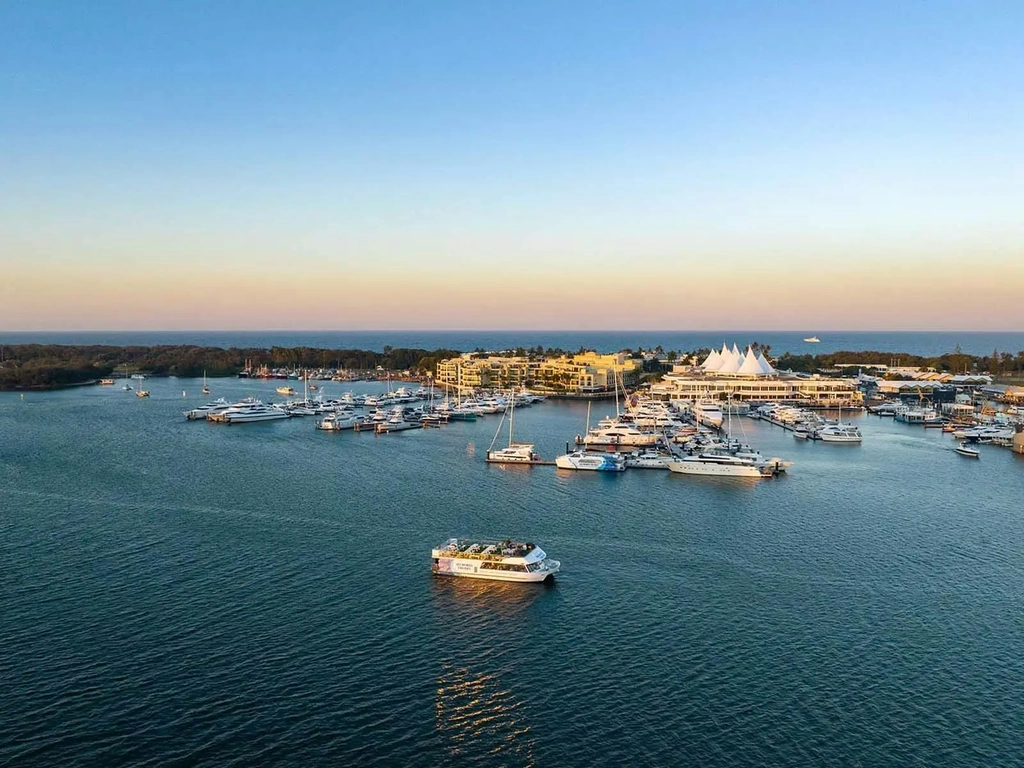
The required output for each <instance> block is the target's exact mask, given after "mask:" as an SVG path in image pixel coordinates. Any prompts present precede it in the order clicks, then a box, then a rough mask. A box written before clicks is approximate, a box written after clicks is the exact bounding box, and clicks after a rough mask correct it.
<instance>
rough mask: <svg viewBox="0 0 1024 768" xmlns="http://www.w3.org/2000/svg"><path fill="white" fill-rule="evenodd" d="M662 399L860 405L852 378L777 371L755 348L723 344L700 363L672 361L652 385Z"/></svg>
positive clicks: (806, 404) (839, 405) (859, 395)
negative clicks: (661, 377) (688, 363)
mask: <svg viewBox="0 0 1024 768" xmlns="http://www.w3.org/2000/svg"><path fill="white" fill-rule="evenodd" d="M651 395H652V396H653V397H655V398H658V399H661V400H686V401H692V400H700V399H707V398H711V399H716V400H727V399H728V400H739V401H755V402H757V401H760V402H766V401H772V402H783V403H798V404H800V405H803V406H805V407H817V408H836V407H843V408H851V407H860V406H861V405H862V404H863V395H862V394H861V392H860V390H859V389H858V387H857V381H856V380H855V379H848V378H831V377H822V376H819V375H813V376H812V375H808V374H795V373H780V372H779V371H777V370H775V368H773V367H772V365H771V363H769V362H768V360H767V359H766V358H765V356H764V354H763V353H761V352H760V351H754V350H753V349H752V348H751V347H747V351H746V352H745V353H740V351H739V348H738V347H737V346H736V345H735V344H734V345H733V346H732V348H731V349H730V348H729V347H728V346H727V345H724V344H723V345H722V350H721V352H718V351H713V352H711V354H710V355H708V356H707V358H705V360H704V362H703V363H701V365H697V366H694V365H676V366H675V367H673V369H672V372H671V373H668V374H666V375H665V377H664V380H663V381H661V382H659V383H657V384H652V385H651Z"/></svg>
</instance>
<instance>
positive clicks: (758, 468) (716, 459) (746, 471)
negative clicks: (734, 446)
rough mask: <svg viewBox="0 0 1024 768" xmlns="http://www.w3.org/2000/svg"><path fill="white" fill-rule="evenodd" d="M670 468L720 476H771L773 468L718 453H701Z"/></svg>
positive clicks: (672, 464) (669, 466) (671, 465)
mask: <svg viewBox="0 0 1024 768" xmlns="http://www.w3.org/2000/svg"><path fill="white" fill-rule="evenodd" d="M668 468H669V470H671V471H672V472H677V473H679V474H683V475H716V476H720V477H770V476H771V475H772V474H774V473H773V471H772V469H771V468H769V467H768V466H767V465H764V464H756V463H754V462H752V461H748V460H745V459H741V458H738V457H736V456H729V455H727V454H718V453H700V454H697V455H696V456H687V457H686V458H683V459H680V460H678V461H671V462H669V464H668Z"/></svg>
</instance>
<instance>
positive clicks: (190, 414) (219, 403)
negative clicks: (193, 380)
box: [182, 397, 231, 420]
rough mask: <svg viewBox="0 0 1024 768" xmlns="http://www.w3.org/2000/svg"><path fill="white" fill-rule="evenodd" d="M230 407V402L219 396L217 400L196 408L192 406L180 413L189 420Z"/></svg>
mask: <svg viewBox="0 0 1024 768" xmlns="http://www.w3.org/2000/svg"><path fill="white" fill-rule="evenodd" d="M230 407H231V405H230V403H228V401H227V400H225V399H224V398H223V397H221V398H218V399H217V400H214V401H213V402H212V403H207V404H206V405H200V406H197V407H196V408H193V409H192V410H190V411H184V412H183V413H182V415H183V416H184V417H185V418H186V419H190V420H198V419H205V418H206V417H207V416H209V415H210V414H211V413H220V412H221V411H226V410H227V409H228V408H230Z"/></svg>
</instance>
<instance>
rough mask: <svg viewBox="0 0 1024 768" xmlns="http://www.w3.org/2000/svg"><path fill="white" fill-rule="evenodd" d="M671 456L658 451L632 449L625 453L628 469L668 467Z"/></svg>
mask: <svg viewBox="0 0 1024 768" xmlns="http://www.w3.org/2000/svg"><path fill="white" fill-rule="evenodd" d="M670 461H672V457H671V456H670V455H668V454H667V453H661V452H660V451H633V452H632V453H627V454H626V467H627V468H629V469H668V464H669V462H670Z"/></svg>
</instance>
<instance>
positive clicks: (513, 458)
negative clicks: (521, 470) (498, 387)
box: [485, 389, 541, 464]
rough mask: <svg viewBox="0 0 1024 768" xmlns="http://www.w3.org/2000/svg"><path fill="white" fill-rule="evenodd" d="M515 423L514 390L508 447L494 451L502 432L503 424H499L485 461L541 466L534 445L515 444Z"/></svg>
mask: <svg viewBox="0 0 1024 768" xmlns="http://www.w3.org/2000/svg"><path fill="white" fill-rule="evenodd" d="M515 421H516V393H515V390H514V389H513V390H512V393H511V394H510V395H509V400H508V447H507V448H499V449H498V450H494V443H495V442H496V441H497V439H498V434H499V433H500V432H501V423H500V422H499V423H498V429H497V430H496V431H495V433H494V439H493V440H491V447H490V448H488V449H487V458H486V459H485V460H486V461H487V463H489V464H539V463H541V458H540V455H539V454H538V453H537V452H536V451H534V450H533V443H517V442H515V437H514V435H515Z"/></svg>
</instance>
